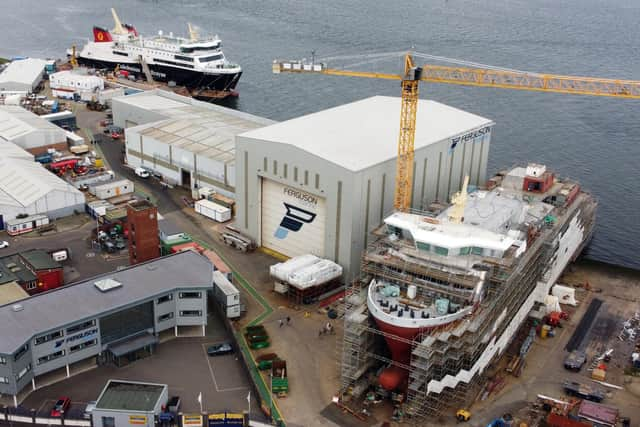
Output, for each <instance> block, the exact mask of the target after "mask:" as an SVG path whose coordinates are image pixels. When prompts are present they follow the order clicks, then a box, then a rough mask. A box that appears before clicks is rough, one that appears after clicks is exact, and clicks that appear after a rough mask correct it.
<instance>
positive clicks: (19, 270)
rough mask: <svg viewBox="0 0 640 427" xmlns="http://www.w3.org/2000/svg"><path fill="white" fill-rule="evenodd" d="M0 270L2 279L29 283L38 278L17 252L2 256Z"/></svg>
mask: <svg viewBox="0 0 640 427" xmlns="http://www.w3.org/2000/svg"><path fill="white" fill-rule="evenodd" d="M0 271H2V280H7V281H14V280H15V281H17V282H22V283H28V282H33V281H35V280H36V279H37V277H36V275H35V274H33V273H32V272H31V270H29V269H28V268H27V267H25V266H24V264H23V262H22V259H20V256H19V254H17V253H15V254H11V255H8V256H3V257H2V258H0Z"/></svg>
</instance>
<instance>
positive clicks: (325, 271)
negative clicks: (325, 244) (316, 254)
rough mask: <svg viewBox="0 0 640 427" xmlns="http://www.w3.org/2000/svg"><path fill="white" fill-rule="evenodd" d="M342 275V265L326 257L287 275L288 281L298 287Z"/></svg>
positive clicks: (326, 280) (306, 286)
mask: <svg viewBox="0 0 640 427" xmlns="http://www.w3.org/2000/svg"><path fill="white" fill-rule="evenodd" d="M340 276H342V267H341V266H339V265H338V264H336V263H335V262H333V261H329V260H328V259H323V260H320V262H317V263H315V264H311V265H309V266H307V267H305V268H303V269H300V270H297V271H294V272H293V273H291V274H290V275H289V280H288V282H289V283H291V284H292V285H293V286H296V287H298V288H303V289H304V288H310V287H311V286H316V285H321V284H323V283H327V282H328V281H330V280H333V279H336V278H338V277H340Z"/></svg>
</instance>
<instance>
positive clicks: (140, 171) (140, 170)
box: [135, 168, 150, 178]
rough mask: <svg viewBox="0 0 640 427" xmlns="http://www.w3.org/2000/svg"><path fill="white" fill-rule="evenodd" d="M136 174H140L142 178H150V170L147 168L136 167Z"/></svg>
mask: <svg viewBox="0 0 640 427" xmlns="http://www.w3.org/2000/svg"><path fill="white" fill-rule="evenodd" d="M135 173H136V175H138V176H139V177H140V178H149V176H150V175H149V171H148V170H146V169H145V168H136V170H135Z"/></svg>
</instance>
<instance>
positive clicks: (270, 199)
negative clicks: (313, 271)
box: [261, 178, 327, 257]
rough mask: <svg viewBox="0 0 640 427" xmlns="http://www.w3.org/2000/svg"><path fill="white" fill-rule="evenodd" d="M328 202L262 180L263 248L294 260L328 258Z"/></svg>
mask: <svg viewBox="0 0 640 427" xmlns="http://www.w3.org/2000/svg"><path fill="white" fill-rule="evenodd" d="M326 214H327V207H326V203H325V199H324V198H323V197H318V196H315V195H313V194H310V193H307V192H305V191H302V190H299V189H297V188H293V187H289V186H287V185H282V184H280V183H277V182H275V181H272V180H270V179H266V178H262V212H261V215H262V222H261V228H262V230H261V237H262V246H264V247H266V248H268V249H271V250H274V251H276V252H279V253H281V254H283V255H287V256H290V257H293V256H297V255H303V254H314V255H317V256H321V257H322V256H324V234H325V224H326V216H327V215H326Z"/></svg>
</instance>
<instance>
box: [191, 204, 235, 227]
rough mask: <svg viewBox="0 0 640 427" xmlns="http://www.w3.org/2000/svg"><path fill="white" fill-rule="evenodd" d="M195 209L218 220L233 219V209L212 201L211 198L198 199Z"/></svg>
mask: <svg viewBox="0 0 640 427" xmlns="http://www.w3.org/2000/svg"><path fill="white" fill-rule="evenodd" d="M195 210H196V212H198V213H199V214H201V215H204V216H206V217H207V218H211V219H213V220H214V221H217V222H226V221H229V220H230V219H231V209H229V208H226V207H224V206H220V205H218V204H216V203H213V202H210V201H209V200H198V201H197V202H196V203H195Z"/></svg>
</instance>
